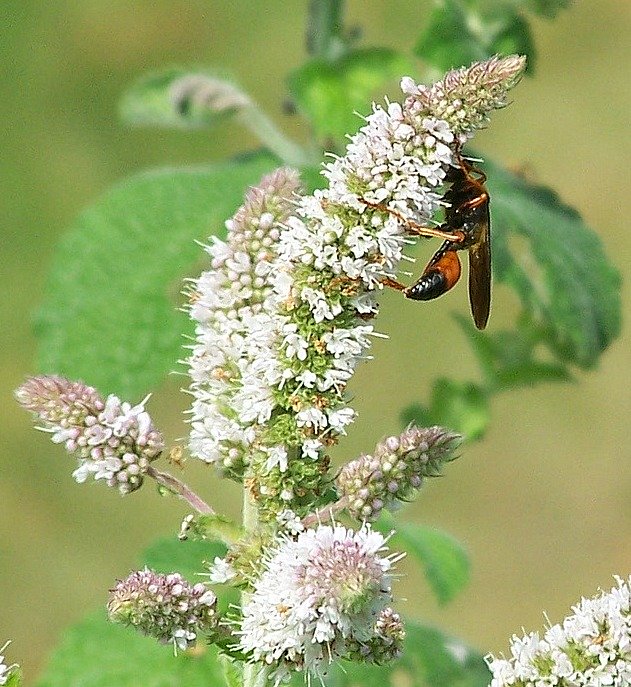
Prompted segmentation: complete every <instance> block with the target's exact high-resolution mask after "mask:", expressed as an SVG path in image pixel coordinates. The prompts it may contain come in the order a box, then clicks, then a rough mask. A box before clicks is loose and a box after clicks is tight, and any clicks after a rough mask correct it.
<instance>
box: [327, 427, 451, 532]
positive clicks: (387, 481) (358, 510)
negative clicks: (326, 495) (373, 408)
mask: <svg viewBox="0 0 631 687" xmlns="http://www.w3.org/2000/svg"><path fill="white" fill-rule="evenodd" d="M459 441H460V436H459V435H458V434H454V433H453V432H449V431H447V430H445V429H443V428H442V427H429V428H425V429H419V428H418V427H410V428H408V429H406V430H405V431H404V432H403V433H402V434H400V435H399V436H391V437H388V438H387V439H384V440H383V441H381V442H379V444H377V447H376V448H375V452H374V454H373V455H365V456H361V457H359V458H357V459H356V460H353V461H351V462H350V463H347V464H346V465H345V466H344V467H343V468H342V469H341V470H340V472H339V474H338V476H337V478H336V480H335V486H336V488H337V492H338V495H339V497H340V498H344V499H345V500H346V501H347V504H348V505H347V506H346V509H347V511H348V512H349V513H350V514H351V515H352V516H353V517H355V518H357V519H358V520H368V521H372V520H376V519H377V518H378V517H379V514H380V513H381V510H382V509H383V508H387V509H390V510H392V509H394V508H396V507H397V505H398V504H399V503H400V502H402V501H407V500H409V499H410V498H411V497H412V496H413V494H414V491H415V490H417V489H419V488H420V487H421V485H422V483H423V479H424V478H425V477H434V476H436V475H440V474H441V470H442V466H443V465H444V464H445V463H447V462H449V461H451V460H454V458H456V457H457V456H456V455H455V450H456V448H457V447H458V444H459Z"/></svg>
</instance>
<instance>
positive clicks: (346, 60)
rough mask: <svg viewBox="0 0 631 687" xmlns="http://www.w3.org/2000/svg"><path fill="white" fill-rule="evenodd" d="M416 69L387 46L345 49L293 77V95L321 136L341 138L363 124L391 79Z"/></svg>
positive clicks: (306, 65)
mask: <svg viewBox="0 0 631 687" xmlns="http://www.w3.org/2000/svg"><path fill="white" fill-rule="evenodd" d="M413 71H414V67H413V65H412V64H411V63H410V60H409V59H408V58H407V57H405V56H403V55H401V54H399V53H398V52H395V51H394V50H388V49H386V48H370V49H365V50H357V51H353V52H350V53H345V54H344V55H343V56H342V57H340V58H338V59H336V60H333V61H329V60H323V59H316V60H311V61H310V62H307V64H305V65H304V66H302V67H300V69H298V70H296V71H294V72H293V73H292V74H291V75H290V77H289V89H290V92H291V95H292V97H293V99H294V101H295V103H296V105H297V107H298V109H299V110H300V111H301V112H302V113H303V115H304V116H306V118H307V119H308V120H309V121H310V122H311V125H312V126H313V129H314V131H315V134H316V136H317V137H318V138H319V139H320V140H324V141H327V140H330V139H332V140H333V141H339V140H341V139H343V137H344V136H346V135H347V134H352V133H354V132H355V131H356V130H357V129H358V128H359V127H360V126H361V124H362V120H361V119H360V117H358V116H357V114H356V113H357V112H359V113H361V114H367V113H368V112H369V111H370V104H371V101H372V99H373V98H375V97H376V96H379V95H383V94H380V89H381V88H383V86H384V84H386V83H387V82H389V81H392V80H395V79H399V78H400V77H401V76H404V75H406V74H411V73H413Z"/></svg>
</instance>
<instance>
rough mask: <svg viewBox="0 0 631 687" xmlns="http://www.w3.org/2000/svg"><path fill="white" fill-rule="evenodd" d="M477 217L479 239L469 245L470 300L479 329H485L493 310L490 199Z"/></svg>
mask: <svg viewBox="0 0 631 687" xmlns="http://www.w3.org/2000/svg"><path fill="white" fill-rule="evenodd" d="M478 210H479V213H477V216H476V218H475V223H476V236H477V240H476V241H475V243H473V244H472V245H471V246H470V247H469V302H470V303H471V314H472V315H473V321H474V322H475V326H476V327H477V328H478V329H484V328H485V327H486V323H487V322H488V319H489V313H490V311H491V218H490V215H489V204H488V201H487V202H486V203H483V204H482V205H481V206H480V207H479V208H478Z"/></svg>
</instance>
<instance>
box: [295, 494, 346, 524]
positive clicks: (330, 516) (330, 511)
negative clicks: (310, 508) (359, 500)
mask: <svg viewBox="0 0 631 687" xmlns="http://www.w3.org/2000/svg"><path fill="white" fill-rule="evenodd" d="M347 505H348V497H347V496H343V497H342V498H341V499H339V501H336V502H335V503H331V504H329V505H328V506H324V508H320V509H318V510H317V511H315V512H314V513H310V514H309V515H307V516H306V517H304V518H303V519H302V520H301V522H302V524H303V525H304V526H305V527H311V525H317V524H318V523H320V522H327V521H331V520H334V519H335V516H336V515H337V514H338V513H339V512H341V511H343V510H344V509H345V508H346V506H347Z"/></svg>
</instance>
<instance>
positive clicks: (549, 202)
mask: <svg viewBox="0 0 631 687" xmlns="http://www.w3.org/2000/svg"><path fill="white" fill-rule="evenodd" d="M485 167H486V171H487V173H488V181H487V184H488V188H489V191H490V194H491V221H492V229H491V233H492V236H493V267H494V273H495V275H496V277H497V280H498V281H500V282H501V281H503V282H506V283H508V284H510V285H511V286H512V287H513V288H514V289H515V291H516V292H517V294H518V296H519V298H520V300H521V302H522V305H523V307H524V309H525V311H526V313H527V314H528V317H529V318H530V319H531V320H532V321H533V323H534V324H535V325H536V326H537V327H538V328H539V330H540V331H541V332H542V333H543V336H544V337H545V340H546V342H547V343H548V345H549V346H550V347H551V348H552V350H553V351H554V353H555V354H556V355H557V356H558V358H559V360H560V361H561V362H563V363H571V364H574V365H578V366H579V367H582V368H589V367H591V366H593V365H594V364H595V363H596V362H597V360H598V358H599V356H600V354H601V353H602V352H603V351H604V350H605V349H606V348H607V346H609V344H610V343H611V342H612V341H613V339H615V338H616V336H618V334H619V332H620V317H621V316H620V276H619V274H618V272H617V270H616V269H615V268H614V267H613V265H612V264H611V263H610V261H609V260H608V259H607V257H606V256H605V254H604V251H603V248H602V244H601V242H600V239H599V238H598V236H597V235H596V234H595V233H594V232H593V231H592V230H591V229H590V228H589V227H588V226H587V225H586V224H585V223H584V222H583V220H582V219H581V217H580V216H579V214H578V213H577V212H576V211H575V210H573V209H572V208H569V207H568V206H567V205H564V204H563V203H562V202H561V201H560V200H559V198H558V196H557V195H556V194H555V193H554V192H553V191H551V190H550V189H548V188H544V187H542V186H536V185H534V184H532V183H529V182H527V181H526V180H524V179H522V178H520V177H518V176H516V175H515V174H511V173H510V172H507V171H505V170H503V169H501V168H500V167H499V166H497V165H493V164H488V165H486V166H485Z"/></svg>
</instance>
